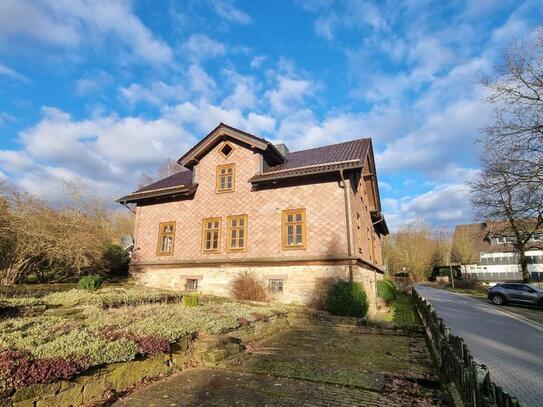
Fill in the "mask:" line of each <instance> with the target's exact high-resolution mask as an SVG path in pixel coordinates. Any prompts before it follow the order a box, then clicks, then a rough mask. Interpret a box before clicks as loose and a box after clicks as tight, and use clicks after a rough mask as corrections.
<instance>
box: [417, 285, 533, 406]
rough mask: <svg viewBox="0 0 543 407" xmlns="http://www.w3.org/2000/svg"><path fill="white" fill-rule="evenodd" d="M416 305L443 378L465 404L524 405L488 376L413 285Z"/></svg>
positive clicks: (486, 370)
mask: <svg viewBox="0 0 543 407" xmlns="http://www.w3.org/2000/svg"><path fill="white" fill-rule="evenodd" d="M413 298H414V301H415V306H416V308H417V311H418V313H419V315H420V317H421V320H422V322H423V324H424V327H425V329H426V332H427V333H428V336H429V339H430V342H431V345H432V347H433V353H434V355H435V357H436V359H437V363H438V366H439V370H440V374H441V377H442V378H443V380H445V381H446V382H448V383H452V384H454V386H455V387H456V389H457V390H458V393H459V395H460V398H461V399H462V402H463V404H464V406H466V407H490V406H496V407H523V406H526V404H525V403H524V402H522V401H520V400H518V399H516V398H514V397H512V396H511V395H509V394H508V393H507V392H506V391H504V390H503V389H502V388H501V387H500V386H498V385H496V384H495V383H494V382H492V380H491V379H490V372H489V371H488V369H487V368H486V367H485V366H483V365H479V364H477V363H475V361H474V360H473V357H472V356H471V353H470V351H469V349H468V346H467V345H466V344H465V343H464V340H463V339H462V338H460V337H459V336H455V335H452V334H451V331H450V329H449V328H448V327H447V326H446V325H445V324H444V323H443V319H441V318H439V317H438V316H437V314H436V311H435V310H434V309H433V307H432V305H431V304H430V303H429V302H428V300H427V299H426V298H424V297H422V296H421V295H420V294H419V293H418V292H417V291H416V289H415V287H413Z"/></svg>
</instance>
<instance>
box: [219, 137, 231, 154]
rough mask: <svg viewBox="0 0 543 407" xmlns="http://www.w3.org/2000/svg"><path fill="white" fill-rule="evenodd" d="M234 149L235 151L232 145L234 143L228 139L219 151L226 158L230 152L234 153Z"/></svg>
mask: <svg viewBox="0 0 543 407" xmlns="http://www.w3.org/2000/svg"><path fill="white" fill-rule="evenodd" d="M232 151H234V147H232V144H230V143H229V142H228V141H227V142H225V143H224V144H223V145H222V147H221V149H220V150H219V152H220V153H221V154H222V155H223V156H224V158H228V156H229V155H230V154H232Z"/></svg>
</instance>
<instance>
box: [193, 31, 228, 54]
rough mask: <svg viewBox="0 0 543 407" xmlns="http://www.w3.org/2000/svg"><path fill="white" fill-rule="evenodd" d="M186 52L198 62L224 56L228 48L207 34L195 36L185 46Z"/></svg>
mask: <svg viewBox="0 0 543 407" xmlns="http://www.w3.org/2000/svg"><path fill="white" fill-rule="evenodd" d="M183 48H184V49H185V51H186V52H188V53H189V55H190V57H192V58H194V59H196V60H202V59H206V58H216V57H219V56H222V55H224V53H225V52H226V47H225V46H224V44H222V43H220V42H219V41H216V40H214V39H212V38H209V37H208V36H207V35H205V34H193V35H191V36H190V37H189V39H188V40H187V41H186V42H185V44H184V45H183Z"/></svg>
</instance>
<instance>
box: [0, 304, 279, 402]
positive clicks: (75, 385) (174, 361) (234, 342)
mask: <svg viewBox="0 0 543 407" xmlns="http://www.w3.org/2000/svg"><path fill="white" fill-rule="evenodd" d="M287 323H288V320H287V315H285V314H281V315H275V316H272V317H271V318H269V319H268V320H267V321H257V322H254V323H251V325H249V326H245V327H242V328H239V329H236V330H233V331H230V332H228V333H226V334H224V335H220V336H200V337H197V336H196V335H188V336H185V337H183V338H182V339H181V340H180V341H178V342H177V343H176V344H174V345H173V346H172V352H171V353H170V354H160V355H157V356H149V357H145V358H142V359H140V360H133V361H130V362H121V363H112V364H110V365H105V366H101V367H100V366H99V367H95V368H91V369H89V370H88V371H86V372H84V373H83V374H81V375H78V376H77V377H76V378H74V379H72V380H61V381H57V382H54V383H50V384H34V385H31V386H27V387H23V388H20V389H17V391H16V392H15V393H14V394H13V395H12V396H11V397H10V398H9V400H0V405H1V406H4V405H6V406H14V407H23V406H24V407H27V406H32V407H50V406H55V407H71V406H72V407H75V406H79V405H81V404H83V403H89V402H91V401H95V400H97V399H99V398H101V397H102V395H104V394H105V393H107V392H111V391H114V392H121V391H123V390H126V389H129V388H130V387H131V386H133V385H135V384H138V383H140V382H141V381H142V380H144V379H151V378H155V377H157V376H160V375H166V376H167V375H170V374H172V373H174V372H176V371H179V370H182V369H184V367H185V362H188V361H189V360H190V361H197V362H202V361H203V362H207V363H213V362H218V361H219V360H222V359H224V358H225V357H228V356H231V355H232V354H235V353H238V352H240V351H241V349H242V344H243V343H245V342H249V341H256V340H259V339H262V338H265V337H267V336H269V335H272V334H273V333H275V332H277V331H278V330H280V329H282V328H284V327H285V326H286V325H287Z"/></svg>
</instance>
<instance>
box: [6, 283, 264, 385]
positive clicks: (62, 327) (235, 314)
mask: <svg viewBox="0 0 543 407" xmlns="http://www.w3.org/2000/svg"><path fill="white" fill-rule="evenodd" d="M148 291H149V292H148ZM171 298H177V302H174V303H171V301H170V300H171ZM189 298H193V299H196V304H194V300H190V304H191V306H189V307H188V306H185V305H184V304H182V303H181V301H180V299H181V296H180V294H176V293H168V292H164V291H153V290H148V289H146V290H137V289H128V290H124V289H120V288H115V289H111V288H105V289H100V290H97V291H84V290H77V289H74V290H71V291H68V292H64V293H55V294H50V295H48V296H45V297H42V298H34V299H28V298H27V299H11V300H9V301H10V302H11V303H13V304H16V303H17V302H19V303H20V304H21V305H25V303H26V304H29V303H34V304H35V303H45V304H51V305H53V304H55V305H62V306H63V308H69V307H74V306H77V307H78V309H79V313H78V314H76V315H72V314H69V313H66V314H58V315H53V314H47V313H44V314H43V315H40V316H33V317H20V318H12V319H6V320H3V321H0V388H2V387H3V388H8V389H10V388H17V387H21V386H24V385H28V384H32V383H48V382H51V381H54V380H57V379H60V378H69V377H72V376H73V375H75V374H77V373H79V372H81V371H83V370H85V369H87V368H89V367H91V366H96V365H101V364H104V363H112V362H120V361H128V360H133V359H134V358H135V357H136V356H137V355H145V354H155V353H160V352H169V351H170V344H171V343H173V342H176V341H177V340H179V339H180V338H181V337H183V336H185V335H187V334H189V333H192V332H199V331H202V332H207V333H209V334H219V333H221V332H224V331H227V330H229V329H233V328H236V327H239V326H241V325H243V324H248V323H251V322H254V321H260V320H266V319H267V318H269V317H270V316H271V315H272V314H273V312H274V311H273V310H271V309H270V308H266V307H259V306H251V305H247V304H241V303H237V302H222V303H215V302H208V303H207V304H205V305H201V306H200V305H197V300H198V298H197V297H196V296H189ZM160 300H164V301H166V302H169V303H168V304H166V303H165V302H157V301H160ZM145 301H148V302H150V303H147V304H145V303H144V302H145ZM142 303H143V304H142ZM127 304H131V305H130V306H127ZM132 304H142V305H132ZM112 305H115V306H116V307H112ZM54 310H55V311H56V310H57V309H56V308H54ZM240 321H243V322H244V323H243V324H242V323H240Z"/></svg>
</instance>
